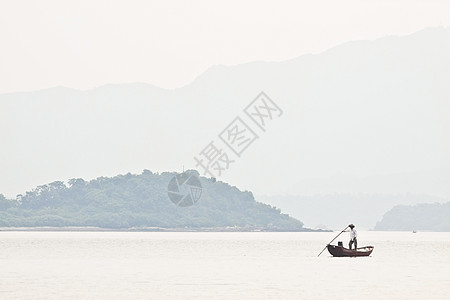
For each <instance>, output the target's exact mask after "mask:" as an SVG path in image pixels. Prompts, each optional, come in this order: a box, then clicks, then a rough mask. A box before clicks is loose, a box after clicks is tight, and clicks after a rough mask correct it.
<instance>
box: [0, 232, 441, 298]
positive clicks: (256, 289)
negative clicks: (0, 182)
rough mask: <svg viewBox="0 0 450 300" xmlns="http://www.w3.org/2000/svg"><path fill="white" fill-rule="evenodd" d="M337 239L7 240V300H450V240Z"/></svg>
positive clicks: (0, 258)
mask: <svg viewBox="0 0 450 300" xmlns="http://www.w3.org/2000/svg"><path fill="white" fill-rule="evenodd" d="M335 235H336V233H156V232H138V233H134V232H0V299H278V300H282V299H324V298H329V297H334V298H335V299H348V298H354V299H355V298H371V299H450V233H422V232H418V233H416V234H413V233H410V232H364V231H361V232H359V239H358V241H359V245H360V246H363V245H373V246H375V250H374V252H373V253H372V256H371V257H360V258H333V257H331V256H330V255H329V253H328V252H327V251H325V252H324V253H323V254H322V256H320V257H317V254H318V253H319V252H320V251H321V250H322V249H323V247H324V245H325V244H326V243H327V242H328V241H330V240H331V239H332V238H333V237H334V236H335ZM344 235H345V236H343V238H342V239H339V240H343V241H344V243H346V242H347V238H348V237H347V234H345V233H344Z"/></svg>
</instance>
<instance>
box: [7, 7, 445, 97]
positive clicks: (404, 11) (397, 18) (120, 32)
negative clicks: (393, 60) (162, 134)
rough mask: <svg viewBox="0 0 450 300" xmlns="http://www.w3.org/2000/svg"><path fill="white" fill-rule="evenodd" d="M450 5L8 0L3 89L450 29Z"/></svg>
mask: <svg viewBox="0 0 450 300" xmlns="http://www.w3.org/2000/svg"><path fill="white" fill-rule="evenodd" d="M449 12H450V1H418V0H414V1H411V0H408V1H331V0H328V1H242V0H241V1H220V2H219V1H208V0H206V1H101V0H89V1H56V0H54V1H51V0H46V1H3V2H2V3H1V5H0V37H1V44H0V82H1V84H0V93H8V92H17V91H29V90H36V89H42V88H48V87H53V86H67V87H72V88H77V89H89V88H92V87H95V86H99V85H103V84H108V83H125V82H136V81H139V82H146V83H151V84H154V85H157V86H160V87H164V88H176V87H180V86H183V85H185V84H187V83H189V82H191V81H192V80H193V79H194V78H195V77H196V76H198V75H199V74H200V73H202V72H203V71H204V70H206V69H207V68H209V67H210V66H212V65H216V64H225V65H234V64H240V63H245V62H249V61H254V60H265V61H280V60H286V59H290V58H293V57H296V56H299V55H301V54H305V53H317V52H321V51H323V50H325V49H327V48H329V47H331V46H334V45H336V44H339V43H342V42H345V41H349V40H358V39H375V38H378V37H382V36H385V35H404V34H408V33H412V32H414V31H417V30H420V29H423V28H425V27H435V26H441V25H442V26H444V27H448V26H450V14H449Z"/></svg>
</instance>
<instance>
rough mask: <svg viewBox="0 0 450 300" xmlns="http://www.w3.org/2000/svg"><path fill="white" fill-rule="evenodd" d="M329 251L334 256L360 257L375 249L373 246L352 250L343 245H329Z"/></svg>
mask: <svg viewBox="0 0 450 300" xmlns="http://www.w3.org/2000/svg"><path fill="white" fill-rule="evenodd" d="M327 248H328V252H330V254H331V255H333V256H334V257H358V256H369V255H370V254H371V253H372V251H373V246H367V247H362V248H358V249H357V250H350V249H347V248H344V247H342V246H334V245H327Z"/></svg>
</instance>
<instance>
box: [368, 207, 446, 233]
mask: <svg viewBox="0 0 450 300" xmlns="http://www.w3.org/2000/svg"><path fill="white" fill-rule="evenodd" d="M449 216H450V202H447V203H424V204H417V205H397V206H395V207H394V208H392V209H391V210H390V211H388V212H387V213H386V214H385V215H384V216H383V219H382V220H381V221H380V222H378V223H377V225H376V226H375V230H399V231H405V230H406V231H413V230H421V231H450V218H449Z"/></svg>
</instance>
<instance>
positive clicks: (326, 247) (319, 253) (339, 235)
mask: <svg viewBox="0 0 450 300" xmlns="http://www.w3.org/2000/svg"><path fill="white" fill-rule="evenodd" d="M347 228H348V226H347V227H345V228H344V230H342V231H341V232H339V234H338V235H337V236H335V237H334V239H332V240H331V241H330V242H329V243H328V244H327V246H328V245H329V244H331V243H332V242H333V241H334V240H335V239H337V237H338V236H340V235H341V234H342V233H343V232H345V230H346V229H347ZM327 246H325V248H323V250H322V251H320V253H319V255H317V257H319V256H320V254H322V252H323V251H325V249H327Z"/></svg>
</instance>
